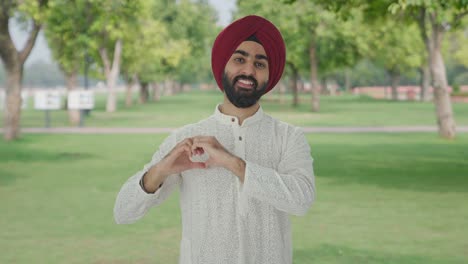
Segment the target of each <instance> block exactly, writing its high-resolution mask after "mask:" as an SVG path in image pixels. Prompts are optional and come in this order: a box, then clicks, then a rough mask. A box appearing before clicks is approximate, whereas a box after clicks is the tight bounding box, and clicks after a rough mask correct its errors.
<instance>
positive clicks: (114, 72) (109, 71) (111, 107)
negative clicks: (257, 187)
mask: <svg viewBox="0 0 468 264" xmlns="http://www.w3.org/2000/svg"><path fill="white" fill-rule="evenodd" d="M121 53H122V41H121V40H120V39H118V40H117V41H116V42H115V46H114V57H113V60H112V66H111V64H110V60H109V57H108V56H107V50H106V48H104V47H103V48H100V49H99V54H100V55H101V58H102V61H103V64H104V71H105V73H106V82H107V91H108V94H107V103H106V112H115V111H116V110H117V96H116V92H115V85H116V83H117V78H118V77H119V71H120V56H121Z"/></svg>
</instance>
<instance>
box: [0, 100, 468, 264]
mask: <svg viewBox="0 0 468 264" xmlns="http://www.w3.org/2000/svg"><path fill="white" fill-rule="evenodd" d="M180 98H185V96H181V97H180ZM181 100H182V99H181ZM210 103H211V102H210ZM389 104H390V103H389ZM167 105H168V106H170V105H171V104H167ZM148 107H155V108H156V106H148ZM210 108H211V106H210ZM199 111H200V112H199V113H200V114H201V113H202V111H201V110H199ZM135 114H138V112H137V111H136V110H135ZM164 137H165V135H23V137H22V139H21V140H19V141H17V142H12V143H5V142H3V141H0V228H1V229H0V234H1V235H0V249H1V250H0V263H47V264H50V263H67V264H68V263H86V264H87V263H176V262H177V257H178V250H179V239H180V235H181V227H180V212H179V207H178V195H177V194H174V195H173V196H172V197H171V198H170V199H169V200H168V201H167V202H166V203H165V204H163V205H162V206H161V207H159V208H157V209H153V210H152V211H150V213H149V214H148V215H147V216H146V217H145V218H144V219H142V220H140V221H139V222H137V223H136V224H133V225H116V224H114V222H113V216H112V210H113V205H114V199H115V197H116V194H117V192H118V190H119V189H120V187H121V185H122V184H123V183H124V181H125V180H126V179H127V178H128V177H129V176H130V175H131V174H133V173H134V172H135V171H137V170H139V169H140V168H141V167H142V166H143V164H144V163H146V162H147V161H148V160H149V159H150V156H151V154H152V153H153V151H154V150H155V149H156V148H157V146H158V145H159V144H160V142H161V140H162V139H163V138H164ZM308 139H309V142H310V144H311V147H312V155H313V157H314V158H315V171H316V174H317V177H316V184H317V190H318V193H317V200H316V203H315V204H314V205H313V207H312V209H311V210H310V211H309V212H308V214H307V215H306V216H304V217H293V218H292V222H293V241H294V263H304V264H306V263H324V264H330V263H346V264H348V263H356V264H361V263H398V264H405V263H412V264H413V263H414V264H419V263H429V264H435V263H440V264H450V263H460V264H462V263H468V239H467V237H468V228H467V219H468V207H467V206H466V202H467V201H468V177H467V176H468V135H466V134H460V135H459V136H458V137H457V139H456V140H454V141H445V140H441V139H439V138H438V137H437V135H435V134H429V133H421V134H413V133H411V134H384V133H382V134H350V135H345V134H310V135H308Z"/></svg>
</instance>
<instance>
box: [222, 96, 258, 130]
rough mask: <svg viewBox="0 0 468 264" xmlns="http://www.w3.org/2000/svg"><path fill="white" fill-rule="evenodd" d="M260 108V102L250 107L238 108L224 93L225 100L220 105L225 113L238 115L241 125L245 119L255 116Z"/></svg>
mask: <svg viewBox="0 0 468 264" xmlns="http://www.w3.org/2000/svg"><path fill="white" fill-rule="evenodd" d="M259 108H260V104H259V103H258V102H257V103H255V104H254V105H252V106H251V107H248V108H238V107H236V106H235V105H233V104H232V103H231V101H229V99H228V98H227V97H226V95H224V102H223V103H222V104H221V105H220V106H219V111H221V113H223V114H225V115H230V116H235V117H237V119H238V120H239V125H242V123H243V122H244V120H245V119H247V118H249V117H251V116H253V115H254V114H255V113H256V112H257V111H258V109H259Z"/></svg>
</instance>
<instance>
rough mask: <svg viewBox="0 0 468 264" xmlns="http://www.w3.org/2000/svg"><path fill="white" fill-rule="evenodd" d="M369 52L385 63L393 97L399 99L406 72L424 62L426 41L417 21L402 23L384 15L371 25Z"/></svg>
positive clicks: (377, 60) (373, 57)
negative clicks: (422, 50) (423, 51)
mask: <svg viewBox="0 0 468 264" xmlns="http://www.w3.org/2000/svg"><path fill="white" fill-rule="evenodd" d="M369 27H371V37H370V38H369V42H370V44H369V45H370V49H369V52H368V55H369V57H370V58H372V60H373V61H375V62H376V63H377V64H378V65H381V66H383V68H384V69H385V70H386V71H387V73H388V75H389V76H390V83H391V88H392V99H393V100H397V99H398V91H397V88H398V86H399V83H400V78H401V75H402V73H404V72H408V71H410V70H411V69H412V68H416V67H417V66H419V65H421V60H422V58H421V52H419V51H420V50H421V49H423V44H422V41H421V39H420V38H419V36H418V29H417V27H416V25H414V24H413V25H402V24H401V23H399V22H398V21H395V20H393V19H385V18H384V19H382V20H380V21H378V22H374V23H372V24H371V25H369Z"/></svg>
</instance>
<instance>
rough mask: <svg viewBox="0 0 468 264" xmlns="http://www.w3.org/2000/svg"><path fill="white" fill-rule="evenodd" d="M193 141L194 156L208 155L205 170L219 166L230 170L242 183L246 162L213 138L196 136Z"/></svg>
mask: <svg viewBox="0 0 468 264" xmlns="http://www.w3.org/2000/svg"><path fill="white" fill-rule="evenodd" d="M191 139H192V142H193V144H192V155H203V153H205V152H206V153H207V154H208V156H209V157H208V159H207V160H206V161H205V168H208V167H210V166H215V167H216V166H219V167H223V168H225V169H227V170H230V171H232V172H233V173H234V175H236V176H237V177H238V178H239V180H240V182H242V183H243V182H244V178H245V166H246V164H245V161H243V160H242V159H241V158H239V157H237V156H235V155H233V154H231V153H229V151H227V150H226V149H225V148H224V147H223V145H221V143H219V141H218V140H217V139H216V138H215V137H212V136H196V137H193V138H191Z"/></svg>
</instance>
